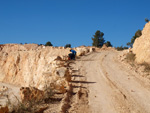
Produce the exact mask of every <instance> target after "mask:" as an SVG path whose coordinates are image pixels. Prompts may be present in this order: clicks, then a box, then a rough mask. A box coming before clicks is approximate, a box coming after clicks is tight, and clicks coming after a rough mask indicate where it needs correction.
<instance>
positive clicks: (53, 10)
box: [0, 0, 150, 47]
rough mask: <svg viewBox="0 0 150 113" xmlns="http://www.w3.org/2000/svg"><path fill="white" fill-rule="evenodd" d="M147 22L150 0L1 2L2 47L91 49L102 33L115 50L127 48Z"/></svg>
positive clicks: (149, 14)
mask: <svg viewBox="0 0 150 113" xmlns="http://www.w3.org/2000/svg"><path fill="white" fill-rule="evenodd" d="M145 18H148V19H150V0H0V44H6V43H37V44H45V43H46V42H47V41H50V42H51V43H52V44H53V45H54V46H65V45H66V44H71V45H72V47H76V46H81V45H86V46H91V45H92V39H91V37H93V35H94V34H95V32H96V31H97V30H100V31H102V32H103V33H104V39H105V40H106V41H110V42H111V43H112V45H113V46H121V45H123V46H126V43H127V42H129V41H130V39H131V38H132V36H134V34H135V32H136V31H137V30H138V29H141V30H142V29H143V27H144V25H145V23H146V22H145Z"/></svg>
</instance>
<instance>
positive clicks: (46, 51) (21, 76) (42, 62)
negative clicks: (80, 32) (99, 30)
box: [0, 44, 95, 92]
mask: <svg viewBox="0 0 150 113" xmlns="http://www.w3.org/2000/svg"><path fill="white" fill-rule="evenodd" d="M75 50H76V51H77V56H82V55H85V54H86V53H88V52H89V51H90V52H92V51H94V50H95V49H94V48H92V47H79V48H75ZM69 53H70V48H66V49H65V48H64V47H47V46H43V45H41V46H39V45H37V44H24V45H22V44H5V45H0V82H5V83H9V84H14V85H20V86H22V87H29V86H31V87H35V88H38V89H39V90H45V89H46V88H47V87H54V88H55V89H58V90H61V91H60V92H65V88H66V87H68V82H69V81H70V80H71V77H70V72H69V70H68V69H67V67H66V65H67V64H66V62H65V60H67V55H68V54H69Z"/></svg>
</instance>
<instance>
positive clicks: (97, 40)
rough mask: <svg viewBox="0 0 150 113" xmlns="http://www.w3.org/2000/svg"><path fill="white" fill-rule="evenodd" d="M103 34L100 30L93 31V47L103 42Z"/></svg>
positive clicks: (99, 45)
mask: <svg viewBox="0 0 150 113" xmlns="http://www.w3.org/2000/svg"><path fill="white" fill-rule="evenodd" d="M103 36H104V33H103V32H101V31H100V30H97V31H96V32H95V35H93V37H92V40H93V43H92V45H93V46H95V47H102V46H103V45H104V43H105V40H104V38H103Z"/></svg>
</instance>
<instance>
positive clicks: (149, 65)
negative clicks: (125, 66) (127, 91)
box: [140, 62, 150, 72]
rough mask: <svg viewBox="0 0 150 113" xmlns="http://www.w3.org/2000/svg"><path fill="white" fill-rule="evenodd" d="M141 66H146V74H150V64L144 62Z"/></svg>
mask: <svg viewBox="0 0 150 113" xmlns="http://www.w3.org/2000/svg"><path fill="white" fill-rule="evenodd" d="M140 65H141V66H144V71H145V72H150V64H149V63H146V62H144V63H142V64H140Z"/></svg>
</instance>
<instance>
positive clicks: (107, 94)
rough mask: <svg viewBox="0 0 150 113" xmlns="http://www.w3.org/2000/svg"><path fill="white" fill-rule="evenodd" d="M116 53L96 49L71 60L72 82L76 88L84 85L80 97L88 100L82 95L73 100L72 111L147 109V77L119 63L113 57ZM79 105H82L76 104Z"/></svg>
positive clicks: (138, 112)
mask: <svg viewBox="0 0 150 113" xmlns="http://www.w3.org/2000/svg"><path fill="white" fill-rule="evenodd" d="M118 54H119V52H117V51H112V50H111V51H99V52H94V53H92V54H89V55H86V56H83V57H82V58H80V59H77V60H76V61H75V62H74V64H73V65H72V67H73V68H74V70H76V71H75V72H74V76H76V78H74V82H73V83H74V85H76V84H77V83H80V90H81V89H83V88H84V89H85V88H86V89H87V92H88V94H87V95H85V96H84V98H87V101H88V102H87V101H85V99H83V100H82V102H79V100H76V105H72V106H73V107H74V110H72V111H76V112H78V113H81V112H82V113H87V112H89V113H150V81H149V80H148V79H146V78H142V77H141V76H140V75H138V74H137V73H136V72H135V71H134V70H130V69H129V68H128V67H127V66H125V65H124V64H123V63H121V62H120V61H119V60H118V59H117V56H118ZM77 80H78V82H77ZM83 80H85V81H84V82H83ZM78 87H79V84H78ZM84 102H86V103H85V105H84ZM80 105H82V107H80V108H79V106H80ZM75 106H76V107H75ZM77 106H78V107H77ZM73 107H72V109H73ZM77 108H78V109H81V110H82V111H81V110H77Z"/></svg>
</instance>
